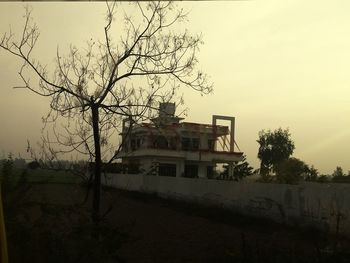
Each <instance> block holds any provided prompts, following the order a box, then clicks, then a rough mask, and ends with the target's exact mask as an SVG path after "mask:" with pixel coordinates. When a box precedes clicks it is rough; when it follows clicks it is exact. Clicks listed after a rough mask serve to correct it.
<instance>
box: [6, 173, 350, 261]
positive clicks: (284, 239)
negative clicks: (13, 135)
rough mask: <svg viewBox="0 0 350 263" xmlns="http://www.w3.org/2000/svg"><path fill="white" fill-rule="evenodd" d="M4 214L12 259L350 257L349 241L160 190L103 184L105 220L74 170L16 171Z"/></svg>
mask: <svg viewBox="0 0 350 263" xmlns="http://www.w3.org/2000/svg"><path fill="white" fill-rule="evenodd" d="M12 179H13V181H14V182H12V184H11V187H12V189H11V191H7V196H6V198H5V199H6V204H5V216H6V226H7V229H8V243H9V257H10V262H13V263H17V262H38V263H40V262H241V263H248V262H250V263H255V262H256V263H258V262H260V263H265V262H266V263H275V262H276V263H277V262H284V263H297V262H305V263H306V262H308V263H309V262H311V263H313V262H320V263H328V262H339V263H346V262H350V257H349V256H350V255H349V253H348V251H350V250H349V248H350V245H349V242H348V240H346V239H344V240H343V239H342V240H338V241H339V242H338V243H337V247H336V250H335V249H334V248H335V247H334V244H335V243H334V239H333V237H331V236H327V235H325V234H324V233H319V232H315V231H314V230H305V229H297V228H290V227H285V226H283V225H279V224H275V223H273V222H270V221H266V220H261V219H256V218H248V217H242V216H239V215H236V214H232V213H230V212H228V211H225V210H220V209H217V208H214V207H200V206H196V205H193V204H189V203H183V202H179V201H171V200H164V199H160V198H158V197H157V196H156V195H149V194H141V193H135V192H125V191H120V190H116V189H112V188H104V189H103V191H102V199H101V205H102V210H101V211H102V213H104V212H106V211H109V210H110V212H109V213H108V214H107V215H106V217H105V218H104V219H103V221H102V222H101V223H100V225H99V226H95V225H93V224H92V223H91V220H90V212H91V209H90V207H91V199H90V198H88V199H87V202H83V201H84V198H85V195H86V186H83V185H82V184H80V183H79V179H77V177H75V176H74V175H71V174H69V173H65V172H56V171H43V170H36V171H29V172H27V173H24V174H23V173H21V172H19V173H16V174H15V175H13V177H12Z"/></svg>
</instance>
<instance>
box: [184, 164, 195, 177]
mask: <svg viewBox="0 0 350 263" xmlns="http://www.w3.org/2000/svg"><path fill="white" fill-rule="evenodd" d="M184 176H185V177H188V178H197V177H198V165H194V164H186V165H185V174H184Z"/></svg>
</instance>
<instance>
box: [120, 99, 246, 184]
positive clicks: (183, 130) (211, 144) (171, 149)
mask: <svg viewBox="0 0 350 263" xmlns="http://www.w3.org/2000/svg"><path fill="white" fill-rule="evenodd" d="M219 119H223V120H227V121H230V122H231V127H230V128H231V129H229V127H228V126H222V125H217V124H216V121H217V120H219ZM182 120H183V119H182V118H179V117H176V116H175V104H174V103H161V104H160V107H159V115H158V117H157V118H154V119H152V122H151V123H142V124H133V123H132V122H131V121H130V120H128V119H126V120H124V122H123V131H122V133H121V135H122V148H121V152H120V157H121V158H122V163H123V164H125V165H126V166H128V167H129V172H139V173H144V174H153V175H159V176H177V177H180V176H183V177H193V178H196V177H204V178H213V172H214V168H215V166H216V165H217V164H219V163H226V164H229V167H230V168H229V173H230V174H231V175H232V171H233V169H232V168H233V165H234V163H235V162H238V161H240V160H242V155H243V153H242V152H235V151H234V117H225V116H217V115H214V116H213V123H212V124H201V123H191V122H183V121H182ZM220 142H221V150H218V148H219V146H220V145H219V143H220ZM131 170H133V171H131Z"/></svg>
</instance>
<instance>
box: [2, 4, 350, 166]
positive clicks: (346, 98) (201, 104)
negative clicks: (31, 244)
mask: <svg viewBox="0 0 350 263" xmlns="http://www.w3.org/2000/svg"><path fill="white" fill-rule="evenodd" d="M30 5H31V6H32V8H33V16H34V20H35V21H36V23H37V24H38V25H39V28H40V30H41V35H40V40H39V41H40V42H39V43H38V48H37V50H36V51H35V53H34V55H35V56H36V57H37V58H38V59H40V60H41V61H43V62H44V64H45V63H46V64H48V65H50V64H52V62H53V61H54V58H55V55H56V49H57V47H59V48H60V49H62V50H64V49H65V48H67V47H69V45H70V44H72V43H73V44H75V45H76V46H77V47H79V46H84V43H85V41H86V40H88V39H90V38H94V39H98V38H102V33H103V26H104V20H103V19H104V14H105V4H104V3H91V2H81V3H72V2H70V3H63V2H55V3H31V4H30ZM123 5H124V4H123ZM123 5H121V7H120V8H124V7H123ZM178 5H179V6H180V7H184V8H185V9H187V10H189V11H190V12H189V15H188V20H189V21H188V23H187V24H186V26H187V28H188V30H189V31H190V32H191V33H200V32H201V33H202V34H203V40H204V44H203V45H202V46H201V49H200V53H199V54H198V59H199V68H200V69H202V70H203V71H205V72H206V73H207V74H208V75H209V76H210V77H211V81H212V82H213V83H214V92H213V94H211V95H206V96H200V94H198V93H197V92H195V91H192V90H188V89H183V90H181V92H182V93H183V94H184V98H185V103H186V106H187V107H188V116H187V118H186V121H191V122H200V123H211V118H212V115H213V114H217V115H227V116H234V117H236V138H235V139H236V142H237V144H238V146H239V149H240V150H241V151H243V152H244V153H245V154H246V155H247V159H248V161H249V162H250V163H251V164H252V166H254V167H255V168H258V166H259V161H258V159H257V157H256V156H257V151H258V143H257V142H256V140H257V139H258V133H259V131H260V130H263V129H264V130H268V129H271V130H274V129H277V128H279V127H282V128H289V130H290V133H291V137H292V139H293V141H294V142H295V146H296V149H295V151H294V154H293V156H294V157H296V158H299V159H301V160H303V161H304V162H306V163H307V164H309V165H314V166H315V168H316V169H318V170H319V172H321V173H332V172H333V170H335V168H336V166H341V167H342V168H343V170H344V171H348V170H350V147H349V146H350V88H349V87H350V74H349V72H350V34H349V30H350V16H349V15H348V14H349V11H350V2H349V1H345V0H344V1H340V0H339V1H337V0H335V1H319V0H318V1H316V0H309V1H304V0H284V1H280V0H256V1H254V0H251V1H201V2H195V1H192V2H185V3H184V2H179V3H178ZM23 7H24V3H21V2H16V3H5V2H0V33H1V34H2V33H3V32H5V31H7V30H8V28H9V26H10V25H11V29H12V31H13V32H20V29H21V26H22V25H23V24H22V23H23V20H22V16H23V14H24V8H23ZM19 66H20V62H19V61H18V59H16V58H15V57H13V56H11V55H9V54H7V53H5V52H4V51H2V50H0V127H1V128H0V151H1V152H0V154H1V155H4V154H6V153H8V152H12V153H13V154H14V155H15V156H17V155H18V154H21V156H22V157H26V152H25V150H26V146H27V139H29V140H30V141H31V142H36V141H38V140H39V137H40V131H41V128H42V122H41V117H42V116H43V115H44V114H45V113H46V112H47V111H48V107H49V105H48V103H49V101H48V100H47V99H45V98H42V97H38V96H36V95H35V94H32V93H30V92H29V91H25V90H19V89H13V88H12V87H14V86H19V85H21V84H22V83H21V80H20V79H19V76H18V74H17V72H18V70H19Z"/></svg>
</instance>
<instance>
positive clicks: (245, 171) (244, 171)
mask: <svg viewBox="0 0 350 263" xmlns="http://www.w3.org/2000/svg"><path fill="white" fill-rule="evenodd" d="M253 170H254V168H253V167H251V166H250V164H249V163H248V161H247V157H246V155H243V159H242V161H239V162H236V163H235V166H234V168H233V179H234V180H235V181H240V180H242V179H243V178H244V177H246V176H250V175H252V174H253ZM222 175H223V176H224V177H228V165H225V166H224V171H223V172H222Z"/></svg>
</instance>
